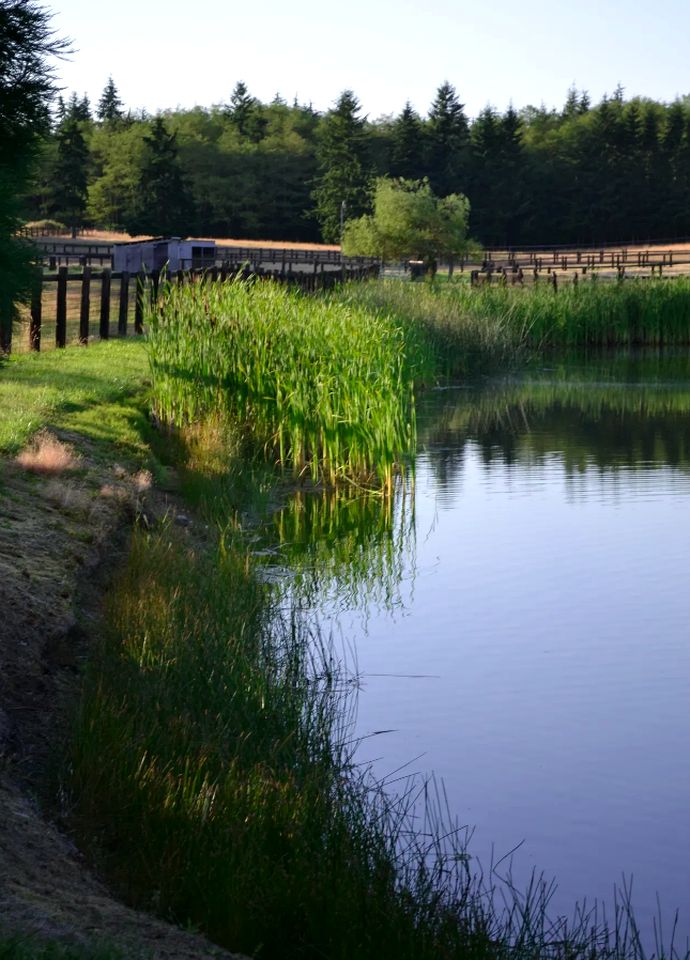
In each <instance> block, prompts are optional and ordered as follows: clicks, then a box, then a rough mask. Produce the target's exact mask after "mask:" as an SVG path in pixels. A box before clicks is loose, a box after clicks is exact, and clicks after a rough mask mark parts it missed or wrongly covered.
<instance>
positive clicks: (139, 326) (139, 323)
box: [134, 270, 146, 334]
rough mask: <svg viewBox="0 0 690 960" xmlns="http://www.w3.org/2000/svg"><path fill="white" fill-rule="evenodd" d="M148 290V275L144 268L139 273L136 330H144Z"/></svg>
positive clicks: (135, 301)
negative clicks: (145, 298)
mask: <svg viewBox="0 0 690 960" xmlns="http://www.w3.org/2000/svg"><path fill="white" fill-rule="evenodd" d="M145 292H146V275H145V274H144V272H143V270H140V271H139V272H138V273H137V285H136V299H135V300H134V332H135V333H137V334H141V333H143V332H144V296H145Z"/></svg>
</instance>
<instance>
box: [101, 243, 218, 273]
mask: <svg viewBox="0 0 690 960" xmlns="http://www.w3.org/2000/svg"><path fill="white" fill-rule="evenodd" d="M215 261H216V244H215V242H214V241H213V240H182V239H180V238H179V237H154V238H153V239H152V240H129V241H127V242H126V243H115V244H113V270H114V271H115V272H116V273H138V272H139V271H140V270H144V271H145V272H146V273H151V272H152V271H154V270H163V269H164V268H165V269H166V270H168V271H169V272H170V273H174V272H175V271H177V270H198V269H203V268H204V267H212V266H213V265H214V263H215Z"/></svg>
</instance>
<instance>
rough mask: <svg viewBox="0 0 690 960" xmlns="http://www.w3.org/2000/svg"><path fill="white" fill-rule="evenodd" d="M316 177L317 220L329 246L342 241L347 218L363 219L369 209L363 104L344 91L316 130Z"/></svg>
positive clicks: (349, 92)
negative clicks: (341, 237) (361, 107)
mask: <svg viewBox="0 0 690 960" xmlns="http://www.w3.org/2000/svg"><path fill="white" fill-rule="evenodd" d="M316 161H317V175H316V178H315V186H314V190H313V192H312V197H313V200H314V204H315V207H316V209H315V214H316V219H317V220H318V222H319V225H320V227H321V233H322V235H323V238H324V240H325V241H326V242H327V243H335V242H337V241H338V240H339V239H340V234H341V225H342V223H343V221H344V220H345V219H346V218H353V217H358V216H361V215H362V214H363V213H364V211H365V210H366V209H367V207H368V202H369V197H368V194H367V186H368V180H369V175H368V174H369V159H368V156H367V141H366V134H365V130H364V119H363V118H362V117H361V116H360V105H359V101H358V100H357V97H356V96H355V95H354V93H353V92H352V91H351V90H345V91H343V93H341V95H340V97H339V98H338V100H337V102H336V105H335V107H334V108H333V109H332V110H329V111H328V113H327V114H326V115H325V117H324V118H323V120H322V122H321V125H320V127H319V129H318V131H317V147H316Z"/></svg>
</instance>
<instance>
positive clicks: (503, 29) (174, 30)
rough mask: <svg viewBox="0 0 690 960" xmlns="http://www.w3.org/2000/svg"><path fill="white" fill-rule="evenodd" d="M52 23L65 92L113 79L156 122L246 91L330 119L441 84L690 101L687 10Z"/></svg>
mask: <svg viewBox="0 0 690 960" xmlns="http://www.w3.org/2000/svg"><path fill="white" fill-rule="evenodd" d="M50 9H52V10H53V13H54V16H53V21H52V22H53V26H54V27H55V29H56V30H57V32H58V33H59V34H61V35H67V36H69V37H70V38H71V39H72V41H73V45H74V48H75V52H74V54H73V56H72V58H71V60H70V61H69V62H65V63H60V64H59V66H58V75H59V77H60V81H61V83H62V84H63V85H64V87H65V88H66V91H65V92H66V93H68V92H71V91H72V90H76V91H77V93H78V94H79V95H80V96H81V95H82V94H83V93H87V94H88V95H89V97H90V98H91V100H92V102H95V101H96V100H97V99H98V97H99V96H100V94H101V92H102V90H103V87H104V85H105V83H106V81H107V79H108V76H109V75H110V74H112V76H113V79H114V81H115V84H116V86H117V88H118V91H119V92H120V96H121V97H122V99H123V100H124V102H125V104H126V106H127V107H129V108H132V109H135V110H136V109H140V108H145V109H146V110H148V111H150V112H155V111H157V110H160V109H165V108H172V107H176V106H182V107H190V106H193V105H195V104H198V105H201V106H210V105H211V104H213V103H221V102H227V100H228V99H229V97H230V93H231V91H232V88H233V87H234V85H235V83H236V81H237V80H244V81H245V83H246V84H247V86H248V87H249V91H250V93H252V94H254V95H255V96H257V97H258V98H259V99H261V100H264V101H268V100H271V99H272V98H273V96H274V94H275V93H276V92H279V93H280V94H281V95H282V96H283V97H284V98H285V99H286V100H288V101H289V102H291V101H292V99H293V97H294V96H295V95H296V96H297V97H298V99H299V100H300V102H312V103H313V105H314V107H315V108H316V109H318V110H325V109H328V107H329V106H331V105H332V103H333V101H334V100H335V99H336V97H337V96H338V94H339V93H340V92H341V91H342V90H344V89H345V88H350V89H352V90H354V92H355V93H356V95H357V96H358V97H359V100H360V102H361V104H362V108H363V111H364V112H365V113H366V114H368V115H369V116H370V117H371V118H372V119H375V118H376V117H378V116H380V115H382V114H386V113H392V114H397V113H399V112H400V110H401V109H402V107H403V105H404V103H405V101H406V100H410V101H411V103H412V104H413V106H415V107H416V108H417V110H419V112H420V113H422V114H425V113H426V112H427V110H428V107H429V104H430V103H431V100H432V99H433V96H434V93H435V90H436V88H437V87H438V86H439V84H440V83H442V82H443V81H444V80H448V81H450V83H452V84H453V85H454V86H455V87H456V90H457V92H458V95H459V97H460V100H461V101H462V102H464V103H465V105H466V110H467V113H468V114H469V115H470V116H475V115H476V114H477V113H478V112H479V110H481V108H482V107H483V106H485V105H486V104H487V103H491V104H492V105H493V106H495V107H497V108H498V109H500V110H503V109H505V107H506V106H507V105H508V103H509V102H511V101H512V103H513V104H514V106H515V107H517V108H519V107H522V106H525V105H526V104H528V103H532V104H535V105H539V104H540V103H542V102H544V103H545V104H546V105H547V106H561V105H562V103H563V101H564V99H565V96H566V92H567V89H568V87H569V86H571V85H572V84H575V85H576V86H577V87H578V88H579V89H586V90H587V91H589V93H590V96H591V97H592V99H593V100H594V101H595V102H596V101H598V100H599V99H600V98H601V96H602V95H603V94H604V93H611V92H612V91H613V90H614V88H615V87H616V85H617V84H618V83H620V84H621V85H622V86H623V87H624V88H625V93H626V96H633V95H636V94H640V95H645V96H649V97H653V98H654V99H657V100H667V101H668V100H673V99H674V97H675V96H676V95H683V94H686V93H690V3H689V2H688V0H665V2H664V3H656V4H646V3H645V4H644V5H643V4H642V2H641V0H640V2H636V0H578V2H577V3H576V4H566V3H556V4H545V3H543V0H542V2H536V0H493V2H492V3H489V4H483V3H478V2H476V0H472V2H466V0H459V2H455V3H453V2H452V0H435V2H434V3H433V5H432V6H431V7H430V8H429V12H424V8H423V6H422V3H421V2H412V0H395V2H393V0H348V2H347V3H342V4H339V3H338V2H337V0H336V2H331V3H327V2H324V0H296V2H286V0H279V2H278V0H258V2H254V3H247V4H246V5H244V9H245V10H246V13H242V12H241V11H242V9H243V4H241V3H239V2H238V0H223V2H220V0H205V2H203V3H201V2H199V0H196V2H195V0H185V2H182V0H168V2H167V3H165V4H163V3H158V2H151V0H116V2H111V3H108V4H99V5H96V6H94V4H93V2H92V0H90V2H87V0H62V2H61V3H60V6H59V7H52V8H50Z"/></svg>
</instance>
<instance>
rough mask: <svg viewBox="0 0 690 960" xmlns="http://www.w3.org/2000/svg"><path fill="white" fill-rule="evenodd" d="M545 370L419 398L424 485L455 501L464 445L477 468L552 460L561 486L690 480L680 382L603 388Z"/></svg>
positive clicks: (596, 375) (593, 376) (686, 404)
mask: <svg viewBox="0 0 690 960" xmlns="http://www.w3.org/2000/svg"><path fill="white" fill-rule="evenodd" d="M602 373H603V371H601V370H597V369H595V370H592V371H590V375H589V377H585V376H584V375H583V374H582V373H581V372H580V373H579V375H578V376H576V377H573V375H571V374H568V373H567V371H564V370H561V371H545V372H544V373H542V374H541V375H539V376H534V375H533V376H530V377H527V378H522V379H520V380H504V381H495V382H491V383H485V384H483V385H481V386H476V387H474V388H473V389H470V390H467V389H458V390H457V391H452V390H444V391H441V392H439V393H436V394H428V395H427V396H425V397H424V398H422V400H421V402H420V408H419V412H418V418H417V419H418V427H419V447H420V450H421V451H423V452H424V455H425V459H426V460H427V462H428V464H429V466H430V469H431V471H432V473H433V477H434V482H435V483H436V484H437V485H438V487H439V488H441V489H446V490H455V491H457V492H458V493H459V492H460V487H461V477H462V472H463V468H464V465H465V460H466V453H467V450H466V444H467V443H468V442H472V443H473V444H474V447H475V449H476V451H477V453H478V455H479V458H480V460H481V462H482V463H483V464H484V465H485V466H486V467H487V469H489V468H490V467H491V465H492V464H495V463H501V464H503V465H506V466H512V465H518V464H521V465H523V466H528V465H529V466H531V467H538V466H539V465H540V464H545V463H547V462H548V461H549V460H553V458H554V457H557V459H558V461H559V464H560V467H561V469H562V471H563V473H564V474H565V476H566V477H569V478H572V477H575V476H577V475H578V474H580V475H581V474H584V473H585V472H586V471H588V470H590V469H592V468H594V469H595V470H597V471H599V472H600V473H601V474H604V473H610V472H617V471H621V470H628V471H630V470H636V469H639V470H642V471H648V470H659V469H661V468H662V467H673V468H675V469H679V470H682V471H683V472H685V473H688V472H690V416H688V415H689V414H690V389H688V383H687V382H685V383H684V382H682V381H680V382H679V381H670V382H669V381H668V380H667V381H663V382H655V381H653V380H651V379H650V380H642V379H640V377H639V373H638V377H637V378H636V379H635V381H634V382H629V383H614V382H606V380H605V379H604V378H603V376H602Z"/></svg>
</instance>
